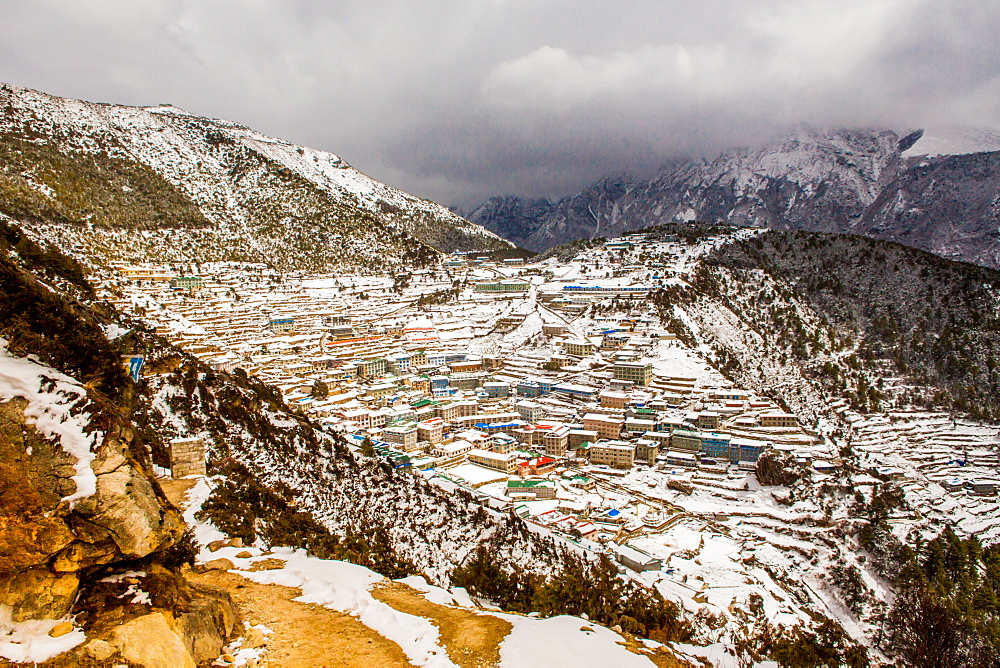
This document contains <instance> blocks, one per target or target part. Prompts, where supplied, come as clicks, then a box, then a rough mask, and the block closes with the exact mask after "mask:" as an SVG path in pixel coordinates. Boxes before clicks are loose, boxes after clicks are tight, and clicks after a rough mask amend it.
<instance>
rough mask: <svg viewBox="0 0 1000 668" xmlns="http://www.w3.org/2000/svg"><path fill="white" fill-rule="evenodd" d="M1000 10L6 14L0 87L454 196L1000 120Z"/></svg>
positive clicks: (469, 6)
mask: <svg viewBox="0 0 1000 668" xmlns="http://www.w3.org/2000/svg"><path fill="white" fill-rule="evenodd" d="M998 35H1000V0H968V1H966V0H955V1H949V0H858V1H851V0H840V1H835V0H825V1H819V0H789V1H785V2H777V1H772V0H649V1H637V2H609V1H608V0H523V1H522V0H462V1H459V0H408V1H399V2H384V1H382V0H363V1H357V0H355V1H353V2H346V1H343V2H341V1H334V0H239V1H237V0H102V1H97V0H0V80H2V81H5V82H8V83H13V84H17V85H22V86H27V87H30V88H36V89H39V90H43V91H45V92H48V93H53V94H56V95H62V96H66V97H78V98H83V99H87V100H94V101H102V102H116V103H122V104H138V105H148V104H157V103H161V102H170V103H172V104H175V105H177V106H179V107H182V108H184V109H186V110H188V111H190V112H192V113H196V114H200V115H207V116H216V117H222V118H227V119H231V120H235V121H239V122H242V123H245V124H247V125H249V126H251V127H253V128H255V129H258V130H261V131H263V132H265V133H268V134H271V135H275V136H279V137H282V138H284V139H288V140H291V141H294V142H296V143H299V144H305V145H308V146H312V147H315V148H320V149H324V150H328V151H332V152H334V153H337V154H339V155H341V156H342V157H343V158H344V159H346V160H347V161H348V162H350V163H351V164H352V165H354V166H355V167H357V168H358V169H361V170H362V171H364V172H366V173H368V174H370V175H371V176H373V177H375V178H377V179H379V180H382V181H384V182H386V183H389V184H391V185H394V186H397V187H401V188H403V189H405V190H408V191H410V192H413V193H415V194H418V195H422V196H425V197H429V198H431V199H434V200H437V201H439V202H441V203H443V204H454V203H468V202H471V201H474V200H478V199H481V198H483V197H485V196H488V195H493V194H505V193H514V194H522V195H532V196H556V195H562V194H567V193H569V192H573V191H575V190H577V189H579V188H580V187H581V186H583V185H586V184H589V183H591V182H593V181H596V180H597V179H599V178H600V177H601V176H604V175H606V174H611V173H622V172H630V173H637V174H643V173H647V172H649V171H650V170H651V169H653V168H654V167H655V166H656V165H658V164H661V163H662V162H663V161H664V160H665V159H667V158H670V157H673V156H679V155H692V154H693V155H712V154H714V153H716V152H717V151H719V150H721V149H723V148H726V147H728V146H733V145H749V144H753V143H757V142H760V141H763V140H764V139H765V138H766V137H768V136H770V135H771V134H773V133H774V132H775V131H776V130H777V129H778V128H780V127H783V126H787V125H790V124H796V123H810V124H814V125H865V126H869V125H874V126H882V127H889V128H891V129H898V130H903V129H908V128H913V127H919V126H926V125H932V126H933V125H940V124H948V123H960V124H970V125H981V126H988V127H994V128H995V127H1000V106H998V105H1000V50H998V43H1000V40H998V37H997V36H998Z"/></svg>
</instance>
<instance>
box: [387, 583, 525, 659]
mask: <svg viewBox="0 0 1000 668" xmlns="http://www.w3.org/2000/svg"><path fill="white" fill-rule="evenodd" d="M372 596H373V597H374V598H375V599H377V600H379V601H382V602H383V603H385V604H386V605H388V606H390V607H392V608H395V609H396V610H398V611H400V612H406V613H409V614H411V615H418V616H420V617H424V618H426V619H429V620H430V621H431V623H433V624H434V625H435V626H436V627H437V628H438V631H439V632H440V634H441V644H442V645H444V647H445V649H446V650H447V652H448V658H449V659H451V661H452V663H455V664H456V665H458V666H461V668H492V667H493V666H499V665H500V643H501V642H503V639H504V638H506V637H507V634H508V633H510V631H511V629H512V628H513V626H512V625H511V624H510V622H508V621H506V620H503V619H500V618H499V617H493V616H492V615H480V614H476V613H475V612H473V611H471V610H465V609H461V608H450V607H448V606H444V605H438V604H437V603H431V602H430V601H428V600H427V599H425V598H424V597H423V596H422V595H421V594H420V592H418V591H417V590H416V589H414V588H413V587H410V586H409V585H405V584H403V583H401V582H392V581H386V582H383V583H381V584H379V585H376V586H375V587H374V588H373V589H372Z"/></svg>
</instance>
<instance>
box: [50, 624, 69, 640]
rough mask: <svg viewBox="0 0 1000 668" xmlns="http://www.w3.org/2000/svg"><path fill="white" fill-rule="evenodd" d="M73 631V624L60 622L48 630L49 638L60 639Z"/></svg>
mask: <svg viewBox="0 0 1000 668" xmlns="http://www.w3.org/2000/svg"><path fill="white" fill-rule="evenodd" d="M72 630H73V622H60V623H58V624H56V625H55V626H53V627H52V628H51V629H49V637H50V638H62V637H63V636H64V635H66V634H67V633H69V632H70V631H72Z"/></svg>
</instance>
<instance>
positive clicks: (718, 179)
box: [468, 127, 1000, 267]
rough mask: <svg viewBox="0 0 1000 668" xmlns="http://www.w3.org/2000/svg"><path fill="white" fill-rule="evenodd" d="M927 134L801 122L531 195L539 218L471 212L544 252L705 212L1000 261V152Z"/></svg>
mask: <svg viewBox="0 0 1000 668" xmlns="http://www.w3.org/2000/svg"><path fill="white" fill-rule="evenodd" d="M923 136H924V133H923V131H920V130H918V131H912V132H909V133H907V134H904V135H900V134H897V133H896V132H893V131H890V130H878V129H867V130H856V129H836V130H815V129H811V128H806V127H800V128H797V129H796V130H794V131H793V132H791V133H789V134H787V135H785V136H784V137H782V138H780V139H778V140H776V141H774V142H772V143H770V144H768V145H766V146H764V147H761V148H757V149H740V150H734V151H729V152H726V153H723V154H721V155H719V156H717V157H716V158H714V159H711V160H708V159H693V160H674V161H670V162H667V163H666V164H665V165H664V167H662V168H661V169H660V170H659V172H658V173H657V174H656V175H654V176H653V177H651V178H649V179H645V180H633V179H629V178H627V177H609V178H605V179H602V180H601V181H600V182H598V183H596V184H594V185H593V186H589V187H587V188H585V189H583V190H582V191H580V192H579V193H577V194H575V195H571V196H568V197H564V198H562V199H560V200H558V201H556V202H549V203H548V205H547V206H546V204H544V203H542V202H539V201H538V200H531V203H532V204H531V207H530V213H531V215H530V216H528V215H524V214H520V213H519V211H521V210H522V209H524V208H525V206H524V205H522V204H521V203H519V202H518V201H517V199H518V198H512V197H510V196H507V197H504V198H491V199H489V200H487V201H485V202H483V203H481V204H480V205H478V206H476V207H472V208H471V209H469V210H468V218H469V219H470V220H472V221H473V222H477V223H480V224H483V225H484V226H485V227H487V228H489V229H492V230H493V231H495V232H497V233H498V234H500V235H501V236H505V237H506V238H509V239H511V240H512V241H514V242H515V243H517V244H519V245H522V246H524V247H526V248H530V249H532V250H544V249H546V248H549V247H551V246H554V245H558V244H561V243H566V242H568V241H572V240H573V239H576V238H594V237H598V236H600V237H613V236H617V235H620V234H623V233H626V232H629V231H632V230H637V229H641V228H644V227H649V226H652V225H658V224H663V223H669V222H683V221H694V220H698V221H700V222H704V223H708V224H727V225H738V226H756V227H769V228H772V229H779V230H795V229H804V230H808V231H815V232H835V233H836V232H852V233H857V234H865V235H867V236H873V237H877V238H881V239H886V240H891V241H898V242H900V243H904V244H907V245H910V246H915V247H918V248H923V249H924V250H929V251H931V252H935V253H937V254H939V255H942V256H944V257H948V258H951V259H959V260H965V261H970V262H974V263H977V264H982V265H985V266H990V267H998V266H1000V233H998V231H997V227H998V225H997V224H996V221H997V219H998V216H1000V179H997V178H996V177H997V174H998V173H1000V153H998V152H989V151H979V152H970V153H957V154H954V155H928V154H926V153H923V152H921V151H922V143H921V141H922V139H923ZM982 136H984V137H987V139H988V138H989V137H991V136H992V135H991V134H989V133H986V134H984V135H982ZM984 141H985V140H984ZM937 143H938V144H941V142H940V141H938V142H937ZM935 145H936V144H935ZM965 146H966V147H968V146H969V144H968V142H966V144H965ZM984 146H985V147H987V148H989V146H986V145H985V144H984ZM931 152H932V151H931ZM928 174H929V176H928ZM942 189H943V190H945V191H946V193H947V195H948V197H947V200H946V201H941V198H939V197H938V193H939V192H940V191H941V190H942Z"/></svg>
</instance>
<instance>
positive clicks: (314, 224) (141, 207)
mask: <svg viewBox="0 0 1000 668" xmlns="http://www.w3.org/2000/svg"><path fill="white" fill-rule="evenodd" d="M0 147H2V148H4V149H5V153H6V154H7V158H8V161H7V162H8V164H7V165H5V168H4V170H3V171H0V193H2V195H3V197H2V198H0V212H3V213H5V214H7V215H8V216H9V217H11V218H14V219H21V220H26V221H29V222H33V223H35V225H32V227H34V228H36V229H37V227H38V225H37V224H38V223H44V224H45V225H46V227H45V228H44V229H43V230H42V233H43V234H45V235H46V236H48V237H49V238H54V239H56V240H58V241H59V242H60V244H61V245H62V247H67V248H71V247H74V246H83V247H86V250H88V251H89V252H88V253H87V254H90V255H97V256H98V257H104V258H105V259H107V260H125V261H129V260H131V261H185V260H188V261H207V260H239V261H258V262H260V261H263V262H268V263H271V264H273V265H275V266H278V267H280V268H283V269H330V268H334V267H336V266H341V265H343V266H363V265H369V264H372V263H374V262H376V261H378V262H379V263H383V264H385V263H393V262H413V261H418V262H419V261H426V260H427V258H429V257H431V256H433V255H435V254H436V253H437V252H439V251H443V252H449V251H454V250H488V249H497V248H505V247H509V242H506V241H504V240H502V239H500V238H499V237H497V236H496V235H494V234H493V233H490V232H488V231H486V230H485V229H483V228H481V227H479V226H477V225H474V224H471V223H468V222H467V221H465V220H463V219H462V218H460V217H458V216H456V215H455V214H453V213H451V212H449V211H448V210H447V209H445V208H444V207H441V206H439V205H437V204H434V203H432V202H429V201H427V200H423V199H420V198H418V197H415V196H413V195H409V194H407V193H404V192H402V191H400V190H397V189H395V188H391V187H389V186H386V185H385V184H382V183H379V182H378V181H375V180H374V179H371V178H370V177H368V176H366V175H364V174H362V173H361V172H359V171H357V170H355V169H354V168H353V167H351V166H350V165H348V164H347V163H346V162H345V161H344V160H342V159H341V158H340V157H339V156H337V155H335V154H332V153H327V152H325V151H318V150H314V149H310V148H307V147H304V146H298V145H295V144H292V143H291V142H287V141H284V140H281V139H276V138H273V137H268V136H266V135H263V134H261V133H258V132H256V131H254V130H251V129H250V128H248V127H247V126H244V125H241V124H239V123H235V122H232V121H226V120H221V119H211V118H204V117H200V116H196V115H194V114H191V113H189V112H186V111H183V110H181V109H178V108H176V107H173V106H156V107H127V106H120V105H113V104H106V103H91V102H84V101H80V100H71V99H67V98H59V97H55V96H52V95H48V94H45V93H41V92H38V91H33V90H30V89H27V88H18V87H14V86H10V85H0ZM25 148H29V149H30V150H31V151H33V152H34V153H36V154H41V155H40V156H39V155H34V156H31V158H32V159H30V160H29V159H27V158H26V159H24V160H23V161H20V162H19V161H18V160H17V156H19V155H23V153H24V150H25ZM39 158H42V160H39ZM45 161H49V162H52V163H55V164H56V166H57V167H58V168H57V169H52V170H48V171H41V170H38V169H37V168H36V167H35V165H37V164H39V163H44V162H45ZM109 173H110V175H112V176H116V177H118V178H117V181H114V183H113V184H112V185H114V188H115V190H114V192H111V191H110V190H109V188H107V187H105V188H103V189H102V188H101V186H100V185H95V183H96V182H99V181H101V179H95V178H93V177H94V176H95V175H99V176H105V175H107V174H109ZM74 176H77V178H75V179H74V178H73V177H74ZM67 181H69V183H67ZM150 184H152V185H150ZM147 190H148V191H151V192H146V191H147ZM142 196H146V200H148V201H143V200H142ZM109 201H110V202H112V203H113V204H114V205H115V206H116V207H117V209H118V210H122V211H124V212H126V213H127V212H129V211H137V212H138V213H137V215H136V216H134V217H139V218H141V217H142V215H149V216H151V217H152V216H154V215H155V214H151V213H150V212H151V211H153V210H158V209H160V208H166V209H169V210H175V209H176V210H178V211H181V212H182V213H183V215H179V216H177V217H175V218H176V219H173V220H170V221H167V222H169V224H165V225H164V224H157V223H162V222H164V221H161V220H159V217H158V216H157V217H155V218H153V220H152V221H150V220H148V219H145V220H141V221H139V222H138V223H136V222H135V221H131V222H128V221H124V220H123V219H122V218H121V217H119V218H117V219H112V218H110V217H108V216H106V215H104V209H106V205H107V203H108V202H109ZM161 204H162V205H163V206H160V205H161ZM54 208H61V210H62V212H63V213H64V215H62V216H51V215H47V214H48V213H49V212H50V210H52V209H54ZM65 214H70V215H65ZM137 227H138V228H146V230H147V231H148V230H151V229H155V230H163V229H166V230H168V231H167V232H165V233H163V234H162V235H151V234H142V233H141V230H137V229H136V228H137ZM81 228H83V229H81ZM136 232H140V233H139V234H137V233H136ZM123 242H124V243H123ZM116 247H117V248H116Z"/></svg>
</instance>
